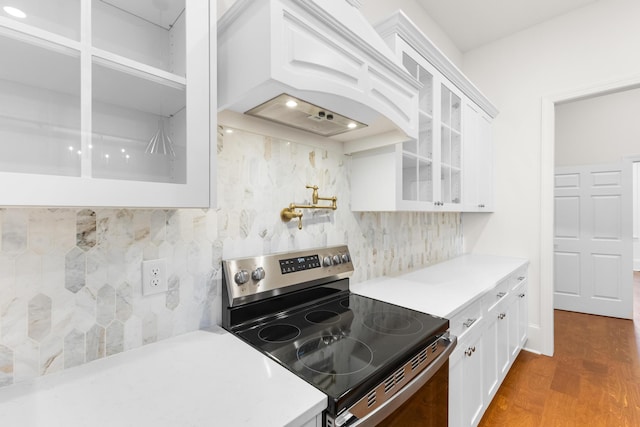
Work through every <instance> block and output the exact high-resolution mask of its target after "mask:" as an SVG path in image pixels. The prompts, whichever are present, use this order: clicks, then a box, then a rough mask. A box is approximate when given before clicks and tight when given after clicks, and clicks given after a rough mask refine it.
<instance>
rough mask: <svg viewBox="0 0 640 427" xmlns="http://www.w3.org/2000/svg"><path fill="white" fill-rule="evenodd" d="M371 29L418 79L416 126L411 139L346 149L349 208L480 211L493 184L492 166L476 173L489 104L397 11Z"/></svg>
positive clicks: (487, 154)
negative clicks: (349, 175)
mask: <svg viewBox="0 0 640 427" xmlns="http://www.w3.org/2000/svg"><path fill="white" fill-rule="evenodd" d="M376 29H377V30H378V32H379V33H380V35H381V36H382V37H383V39H384V40H385V41H386V42H387V44H388V45H389V46H390V47H391V48H392V49H393V50H394V51H395V52H396V55H397V56H398V57H399V58H400V59H401V61H402V64H403V66H404V67H405V69H406V70H407V71H408V72H409V74H411V75H412V76H413V77H414V78H415V79H416V80H418V81H419V82H420V83H422V85H423V88H422V89H421V90H420V94H419V117H418V125H419V132H418V138H417V139H415V140H413V139H412V140H408V141H405V142H403V143H397V144H394V145H391V146H387V147H382V148H377V149H373V150H368V151H364V152H358V153H354V154H353V156H352V182H351V197H352V199H351V209H352V210H354V211H379V210H391V211H394V210H398V211H450V212H456V211H458V212H459V211H467V210H469V211H472V212H476V211H478V210H481V211H487V210H488V209H490V207H489V208H479V207H478V206H479V205H483V204H484V205H485V206H490V205H491V204H492V201H488V202H483V200H485V199H486V200H490V199H492V194H493V188H488V189H487V188H485V186H492V185H493V182H492V179H487V178H486V177H487V176H491V174H492V168H491V170H490V172H489V173H488V174H483V173H484V172H486V171H487V169H486V167H483V165H482V164H483V163H484V164H485V165H486V164H487V163H492V162H488V160H491V159H492V156H493V153H492V150H491V147H490V144H491V139H490V128H489V126H490V117H495V115H496V114H497V110H496V109H495V107H493V105H491V103H490V102H489V101H488V100H487V99H486V98H485V97H484V96H483V95H482V94H481V93H480V92H479V91H478V90H477V88H475V86H473V84H471V82H469V80H468V79H467V78H466V77H465V76H464V75H463V74H462V73H461V72H460V71H459V70H458V69H457V68H456V67H455V66H454V65H453V64H451V63H450V61H449V60H448V59H447V58H446V57H444V56H443V55H442V53H441V52H440V51H439V50H438V49H437V47H435V46H434V45H433V44H432V43H431V41H430V40H429V39H427V38H426V36H424V34H422V33H421V32H420V31H419V30H418V29H417V27H416V26H415V25H414V24H413V23H412V22H411V21H410V20H409V19H408V18H407V17H406V15H404V14H403V13H402V12H398V13H396V14H394V15H393V16H391V17H390V18H389V19H387V20H386V21H384V22H382V23H380V24H379V25H378V26H377V27H376ZM467 106H472V107H473V112H474V114H476V115H474V114H471V111H470V110H469V109H468V108H467ZM467 116H469V121H470V123H469V124H467V122H466V121H467ZM480 117H481V118H480ZM467 139H468V140H469V142H467ZM467 147H470V148H469V150H470V151H469V154H468V155H467V153H466V150H467ZM467 169H468V170H469V172H467ZM481 174H483V175H482V181H481V182H478V181H476V180H475V178H476V177H477V176H480V175H481ZM470 183H473V185H471V186H470V189H469V190H467V188H466V186H467V185H468V184H470ZM467 193H468V194H467ZM485 193H488V194H490V195H491V197H486V194H485ZM467 198H468V200H467Z"/></svg>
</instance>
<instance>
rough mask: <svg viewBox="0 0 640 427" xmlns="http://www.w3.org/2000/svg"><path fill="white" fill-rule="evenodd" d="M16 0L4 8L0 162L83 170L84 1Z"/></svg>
mask: <svg viewBox="0 0 640 427" xmlns="http://www.w3.org/2000/svg"><path fill="white" fill-rule="evenodd" d="M14 4H15V6H16V7H14V8H10V7H9V8H7V7H4V8H2V9H0V54H1V55H2V60H1V65H0V98H1V99H2V102H0V170H1V171H6V172H16V173H34V174H45V175H62V176H80V173H81V168H80V155H79V151H80V149H81V141H80V139H81V137H80V135H81V125H80V104H81V101H80V50H79V43H78V40H79V37H80V21H79V17H80V2H79V1H72V0H70V1H66V0H59V1H55V0H52V1H24V2H17V3H14ZM18 6H20V8H18ZM58 8H59V9H58ZM61 36H64V38H63V37H61ZM60 40H62V41H63V43H62V44H59V43H56V42H58V41H60Z"/></svg>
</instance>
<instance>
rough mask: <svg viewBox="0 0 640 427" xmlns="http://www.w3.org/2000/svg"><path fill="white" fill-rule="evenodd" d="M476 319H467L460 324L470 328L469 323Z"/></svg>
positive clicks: (474, 321)
mask: <svg viewBox="0 0 640 427" xmlns="http://www.w3.org/2000/svg"><path fill="white" fill-rule="evenodd" d="M476 320H478V319H467V321H466V322H464V323H462V326H464V327H465V328H470V327H471V325H473V324H474V323H476Z"/></svg>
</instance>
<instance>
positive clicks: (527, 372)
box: [479, 273, 640, 427]
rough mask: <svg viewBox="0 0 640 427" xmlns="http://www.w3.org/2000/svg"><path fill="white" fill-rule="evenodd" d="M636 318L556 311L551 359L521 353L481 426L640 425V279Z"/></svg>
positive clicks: (638, 277) (637, 276) (639, 278)
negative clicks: (617, 317) (628, 318)
mask: <svg viewBox="0 0 640 427" xmlns="http://www.w3.org/2000/svg"><path fill="white" fill-rule="evenodd" d="M634 282H635V283H634V320H633V321H631V320H622V319H614V318H610V317H601V316H593V315H589V314H582V313H573V312H568V311H559V310H556V311H555V354H554V356H553V357H547V356H541V355H536V354H533V353H529V352H526V351H522V352H521V353H520V355H519V356H518V358H517V359H516V360H515V362H514V364H513V367H512V368H511V370H510V371H509V374H508V375H507V377H506V378H505V380H504V382H503V383H502V386H501V387H500V389H499V390H498V392H497V394H496V396H495V398H494V399H493V401H492V402H491V405H490V406H489V408H487V411H486V412H485V414H484V417H483V418H482V420H481V421H480V425H479V426H480V427H496V426H508V427H528V426H531V427H534V426H535V427H538V426H544V427H548V426H558V427H560V426H563V427H573V426H576V427H577V426H581V427H583V426H588V427H599V426H605V427H622V426H628V427H638V426H640V356H639V353H640V274H638V273H635V274H634Z"/></svg>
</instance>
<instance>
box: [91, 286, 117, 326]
mask: <svg viewBox="0 0 640 427" xmlns="http://www.w3.org/2000/svg"><path fill="white" fill-rule="evenodd" d="M96 303H97V309H96V321H97V323H98V324H100V325H102V326H107V325H109V323H111V321H112V320H113V319H114V318H115V316H116V290H115V289H113V287H111V286H109V285H104V286H103V287H102V288H100V290H99V291H98V298H97V300H96Z"/></svg>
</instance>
